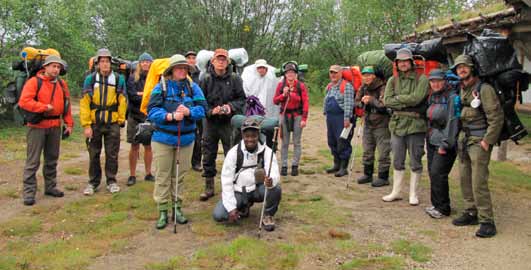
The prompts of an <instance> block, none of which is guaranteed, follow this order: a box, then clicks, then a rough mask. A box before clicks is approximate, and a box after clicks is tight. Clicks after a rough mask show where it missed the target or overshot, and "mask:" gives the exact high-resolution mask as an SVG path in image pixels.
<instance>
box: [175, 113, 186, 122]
mask: <svg viewBox="0 0 531 270" xmlns="http://www.w3.org/2000/svg"><path fill="white" fill-rule="evenodd" d="M173 118H175V121H182V120H183V119H184V114H183V113H182V112H174V113H173Z"/></svg>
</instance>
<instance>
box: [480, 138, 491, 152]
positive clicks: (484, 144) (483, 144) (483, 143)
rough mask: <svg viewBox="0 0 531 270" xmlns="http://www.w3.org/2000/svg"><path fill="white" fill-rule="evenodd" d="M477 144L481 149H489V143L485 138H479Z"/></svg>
mask: <svg viewBox="0 0 531 270" xmlns="http://www.w3.org/2000/svg"><path fill="white" fill-rule="evenodd" d="M479 145H480V146H481V148H483V150H485V151H489V148H490V145H489V144H488V143H487V142H486V141H485V140H481V142H479Z"/></svg>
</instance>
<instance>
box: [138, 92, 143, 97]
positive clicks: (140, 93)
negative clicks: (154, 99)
mask: <svg viewBox="0 0 531 270" xmlns="http://www.w3.org/2000/svg"><path fill="white" fill-rule="evenodd" d="M136 94H137V95H138V96H142V95H144V92H136Z"/></svg>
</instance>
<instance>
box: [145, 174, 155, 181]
mask: <svg viewBox="0 0 531 270" xmlns="http://www.w3.org/2000/svg"><path fill="white" fill-rule="evenodd" d="M144 181H149V182H154V181H155V177H154V176H153V175H152V174H148V175H146V176H144Z"/></svg>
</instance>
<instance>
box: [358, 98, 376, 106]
mask: <svg viewBox="0 0 531 270" xmlns="http://www.w3.org/2000/svg"><path fill="white" fill-rule="evenodd" d="M372 98H373V97H372V96H364V97H362V98H361V102H363V104H365V105H367V104H369V102H371V101H372Z"/></svg>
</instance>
